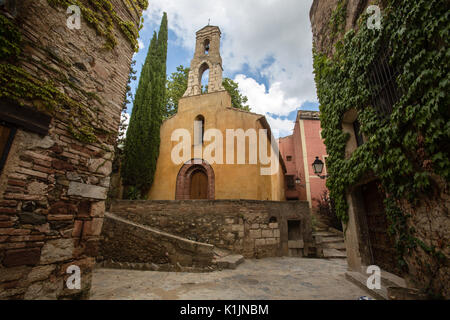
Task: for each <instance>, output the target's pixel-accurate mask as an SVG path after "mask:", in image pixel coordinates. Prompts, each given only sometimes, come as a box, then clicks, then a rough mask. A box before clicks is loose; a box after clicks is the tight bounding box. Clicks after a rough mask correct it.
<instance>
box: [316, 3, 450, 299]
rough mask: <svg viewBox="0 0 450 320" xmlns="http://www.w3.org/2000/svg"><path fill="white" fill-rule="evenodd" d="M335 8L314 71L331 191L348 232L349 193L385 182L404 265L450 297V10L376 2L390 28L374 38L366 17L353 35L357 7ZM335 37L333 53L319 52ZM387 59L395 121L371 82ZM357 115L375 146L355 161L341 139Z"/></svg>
mask: <svg viewBox="0 0 450 320" xmlns="http://www.w3.org/2000/svg"><path fill="white" fill-rule="evenodd" d="M336 2H337V5H336V7H335V11H333V13H332V14H331V17H330V19H329V25H328V26H327V27H328V29H327V30H328V32H327V34H324V33H322V34H319V35H315V39H314V44H315V48H314V70H315V80H316V84H317V90H318V97H319V101H320V111H321V121H322V128H323V131H322V135H323V136H324V138H325V144H326V146H327V151H328V155H329V156H328V158H327V170H328V172H329V174H330V177H329V178H328V180H327V187H328V188H329V190H330V195H331V196H332V197H333V198H334V201H335V204H336V211H337V215H338V217H339V218H340V219H341V220H342V221H343V222H344V223H346V222H347V221H348V204H347V202H346V194H347V193H348V192H349V191H350V190H351V188H352V187H353V186H355V185H356V184H358V183H359V182H360V181H362V180H364V179H365V177H367V176H369V175H372V176H375V177H377V178H378V179H379V181H380V188H381V189H382V191H383V192H384V193H386V195H387V198H386V200H385V203H384V204H385V210H386V214H387V217H388V221H389V224H390V226H389V232H390V233H391V234H392V235H393V236H394V237H395V239H396V249H397V252H398V263H399V264H400V266H401V267H402V268H403V270H405V274H406V275H407V277H409V278H410V279H411V281H413V280H414V281H413V282H414V285H415V286H417V287H418V288H420V289H422V290H424V291H426V292H427V293H429V294H430V295H433V296H446V297H448V296H449V288H448V283H449V281H450V279H449V268H448V258H449V253H450V250H449V232H450V231H449V229H450V228H449V217H448V210H449V192H448V182H449V178H450V122H449V113H450V98H449V94H448V92H450V46H449V39H450V35H449V31H450V19H449V18H450V17H449V15H450V3H449V2H448V1H445V0H418V1H414V0H403V1H402V0H390V1H383V3H378V2H376V1H370V2H374V3H375V4H378V5H380V6H381V7H382V24H381V25H382V28H381V29H380V30H376V29H372V30H370V29H368V27H367V19H368V18H369V15H368V14H366V13H365V12H364V11H362V14H360V15H359V16H358V17H357V18H358V19H357V20H356V24H355V25H353V26H352V27H353V28H345V27H344V25H345V21H346V19H348V18H349V10H347V5H348V2H349V1H347V0H339V1H336ZM353 2H355V1H353ZM345 10H347V11H345ZM343 12H344V14H343ZM353 12H354V11H353ZM350 18H351V17H350ZM316 27H317V26H316ZM313 29H314V26H313ZM316 29H317V28H316ZM330 34H332V35H333V37H335V41H334V44H333V45H334V48H332V50H331V49H330V48H320V50H317V44H321V43H322V41H321V40H322V38H323V37H329V36H330ZM330 52H333V54H331V53H330ZM383 56H386V57H387V63H388V64H389V66H390V68H392V69H393V70H398V76H397V77H396V79H395V81H396V86H397V87H398V91H399V92H400V97H399V99H398V100H397V102H396V103H395V104H394V106H393V108H392V112H391V113H388V114H386V113H385V112H384V113H383V112H381V111H380V110H379V109H378V108H377V107H376V106H375V105H374V103H373V98H374V97H373V95H374V94H376V93H375V92H376V90H377V89H380V88H374V87H373V85H371V84H370V81H368V79H370V77H371V72H373V70H374V68H375V66H376V65H377V64H380V63H381V57H383ZM352 108H355V109H356V110H357V113H358V121H359V122H360V124H361V131H362V133H363V134H364V136H365V137H366V143H364V144H363V145H362V146H360V147H358V148H357V149H356V150H355V151H354V152H353V153H352V154H351V156H350V157H347V158H346V157H345V148H346V143H347V141H348V139H349V138H350V137H349V134H347V133H344V131H343V130H342V119H343V116H344V114H345V113H346V112H347V111H349V110H350V109H352Z"/></svg>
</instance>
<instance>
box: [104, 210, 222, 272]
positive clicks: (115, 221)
mask: <svg viewBox="0 0 450 320" xmlns="http://www.w3.org/2000/svg"><path fill="white" fill-rule="evenodd" d="M102 238H103V240H102V242H101V250H100V254H101V256H102V259H104V260H106V261H108V260H112V261H115V262H127V263H155V264H157V265H165V264H170V265H173V266H178V265H179V266H185V267H207V266H210V265H211V263H212V259H213V256H214V253H213V249H214V246H212V245H209V244H205V243H198V242H195V241H191V240H187V239H184V238H181V237H177V236H174V235H170V234H167V233H165V232H161V231H159V230H155V229H152V228H149V227H146V226H142V225H139V224H137V223H133V222H131V221H127V220H125V219H122V218H120V217H117V216H115V215H113V214H110V213H107V214H106V216H105V221H104V224H103V232H102Z"/></svg>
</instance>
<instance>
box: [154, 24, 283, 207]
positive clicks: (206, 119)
mask: <svg viewBox="0 0 450 320" xmlns="http://www.w3.org/2000/svg"><path fill="white" fill-rule="evenodd" d="M220 37H221V32H220V29H219V28H218V27H215V26H206V27H204V28H203V29H201V30H200V31H198V32H197V33H196V49H195V54H194V58H193V59H192V61H191V68H190V73H189V80H188V88H187V90H186V93H185V94H184V96H183V98H181V99H180V101H179V106H178V112H177V113H176V114H175V115H174V116H173V117H171V118H169V119H167V120H165V121H164V122H163V124H162V126H161V131H160V134H161V146H160V154H159V158H158V162H157V168H156V173H155V179H154V183H153V186H152V188H151V190H150V192H149V196H148V199H149V200H191V199H209V200H225V199H246V200H273V201H283V200H285V199H286V198H285V193H284V174H285V172H286V167H285V164H284V161H283V159H282V158H281V157H280V156H279V152H278V145H277V143H276V140H275V139H274V137H273V135H272V133H271V130H270V126H269V124H268V123H267V120H266V118H265V117H264V116H263V115H259V114H255V113H251V112H247V111H242V110H240V109H236V108H233V107H232V103H231V97H230V95H229V93H228V92H227V91H226V90H225V88H224V87H223V85H222V72H223V68H222V58H221V56H220ZM207 70H209V81H208V88H207V93H203V94H202V86H201V82H202V76H203V74H204V73H205V71H207Z"/></svg>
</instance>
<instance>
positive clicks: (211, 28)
mask: <svg viewBox="0 0 450 320" xmlns="http://www.w3.org/2000/svg"><path fill="white" fill-rule="evenodd" d="M214 29H217V31H219V33H220V34H221V33H222V32H221V31H220V28H219V27H218V26H210V25H207V26H204V27H203V28H201V29H200V30H198V31H197V32H196V33H195V34H197V35H198V34H199V33H204V32H207V31H212V30H214Z"/></svg>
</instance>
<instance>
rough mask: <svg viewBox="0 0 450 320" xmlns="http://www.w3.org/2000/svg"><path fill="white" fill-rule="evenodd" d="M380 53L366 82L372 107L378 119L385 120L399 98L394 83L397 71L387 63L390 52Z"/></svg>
mask: <svg viewBox="0 0 450 320" xmlns="http://www.w3.org/2000/svg"><path fill="white" fill-rule="evenodd" d="M380 52H382V54H381V55H380V57H379V58H378V59H377V60H376V61H375V63H374V64H373V65H372V67H371V71H370V73H369V77H368V79H367V82H368V86H369V89H370V90H371V93H372V94H371V96H372V100H371V103H372V106H373V107H374V108H375V109H376V111H377V113H378V114H379V116H380V118H382V119H387V118H389V117H390V115H391V113H392V109H393V107H394V105H395V103H397V101H398V100H399V99H400V97H401V92H400V89H399V88H398V86H397V82H396V79H397V76H398V75H399V70H398V69H397V68H396V67H394V66H392V65H391V64H390V63H389V57H390V50H387V49H381V50H380Z"/></svg>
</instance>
